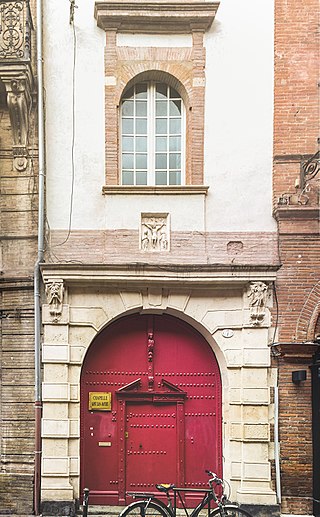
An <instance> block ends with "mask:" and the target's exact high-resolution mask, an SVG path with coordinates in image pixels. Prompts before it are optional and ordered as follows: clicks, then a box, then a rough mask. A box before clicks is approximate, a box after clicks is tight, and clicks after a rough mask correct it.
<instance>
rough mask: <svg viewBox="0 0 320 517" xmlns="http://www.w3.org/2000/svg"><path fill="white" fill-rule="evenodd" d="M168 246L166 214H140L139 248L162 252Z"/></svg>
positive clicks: (167, 249) (168, 236)
mask: <svg viewBox="0 0 320 517" xmlns="http://www.w3.org/2000/svg"><path fill="white" fill-rule="evenodd" d="M169 246H170V235H169V221H168V214H141V229H140V249H141V250H142V251H158V252H164V251H169Z"/></svg>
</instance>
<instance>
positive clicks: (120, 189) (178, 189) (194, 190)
mask: <svg viewBox="0 0 320 517" xmlns="http://www.w3.org/2000/svg"><path fill="white" fill-rule="evenodd" d="M208 189H209V187H207V186H204V185H166V186H161V187H160V186H152V185H146V186H144V185H143V186H136V185H105V186H103V187H102V194H104V195H105V194H124V195H127V194H135V195H137V194H156V195H172V194H174V195H177V194H178V195H179V194H183V195H186V194H187V195H194V194H198V195H199V194H201V195H203V196H206V195H207V193H208Z"/></svg>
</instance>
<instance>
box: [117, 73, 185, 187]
mask: <svg viewBox="0 0 320 517" xmlns="http://www.w3.org/2000/svg"><path fill="white" fill-rule="evenodd" d="M184 140H185V129H184V105H183V101H182V99H181V96H180V95H179V93H178V92H177V91H176V90H175V89H174V88H172V87H171V86H169V85H168V84H165V83H161V82H156V81H149V82H141V83H138V84H135V85H134V86H132V87H131V88H129V89H128V90H127V91H126V92H125V93H124V95H123V97H122V101H121V182H122V185H181V184H183V183H184V168H185V167H184V161H185V158H184Z"/></svg>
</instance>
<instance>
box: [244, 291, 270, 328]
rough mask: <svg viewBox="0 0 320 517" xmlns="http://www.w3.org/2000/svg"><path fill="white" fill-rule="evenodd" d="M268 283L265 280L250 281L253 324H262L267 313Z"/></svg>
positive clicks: (249, 295) (249, 292)
mask: <svg viewBox="0 0 320 517" xmlns="http://www.w3.org/2000/svg"><path fill="white" fill-rule="evenodd" d="M267 295H268V285H267V284H265V283H264V282H250V284H249V290H248V298H249V306H250V310H251V314H250V318H251V323H252V325H260V324H261V323H262V322H263V320H264V318H265V315H266V311H265V308H266V302H267Z"/></svg>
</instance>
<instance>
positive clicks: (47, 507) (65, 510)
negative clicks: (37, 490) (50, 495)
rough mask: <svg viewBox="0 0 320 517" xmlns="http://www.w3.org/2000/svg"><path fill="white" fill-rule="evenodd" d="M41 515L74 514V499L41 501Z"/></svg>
mask: <svg viewBox="0 0 320 517" xmlns="http://www.w3.org/2000/svg"><path fill="white" fill-rule="evenodd" d="M41 512H42V515H58V516H59V517H65V516H69V515H70V516H71V517H74V516H75V515H76V503H75V501H42V503H41Z"/></svg>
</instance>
